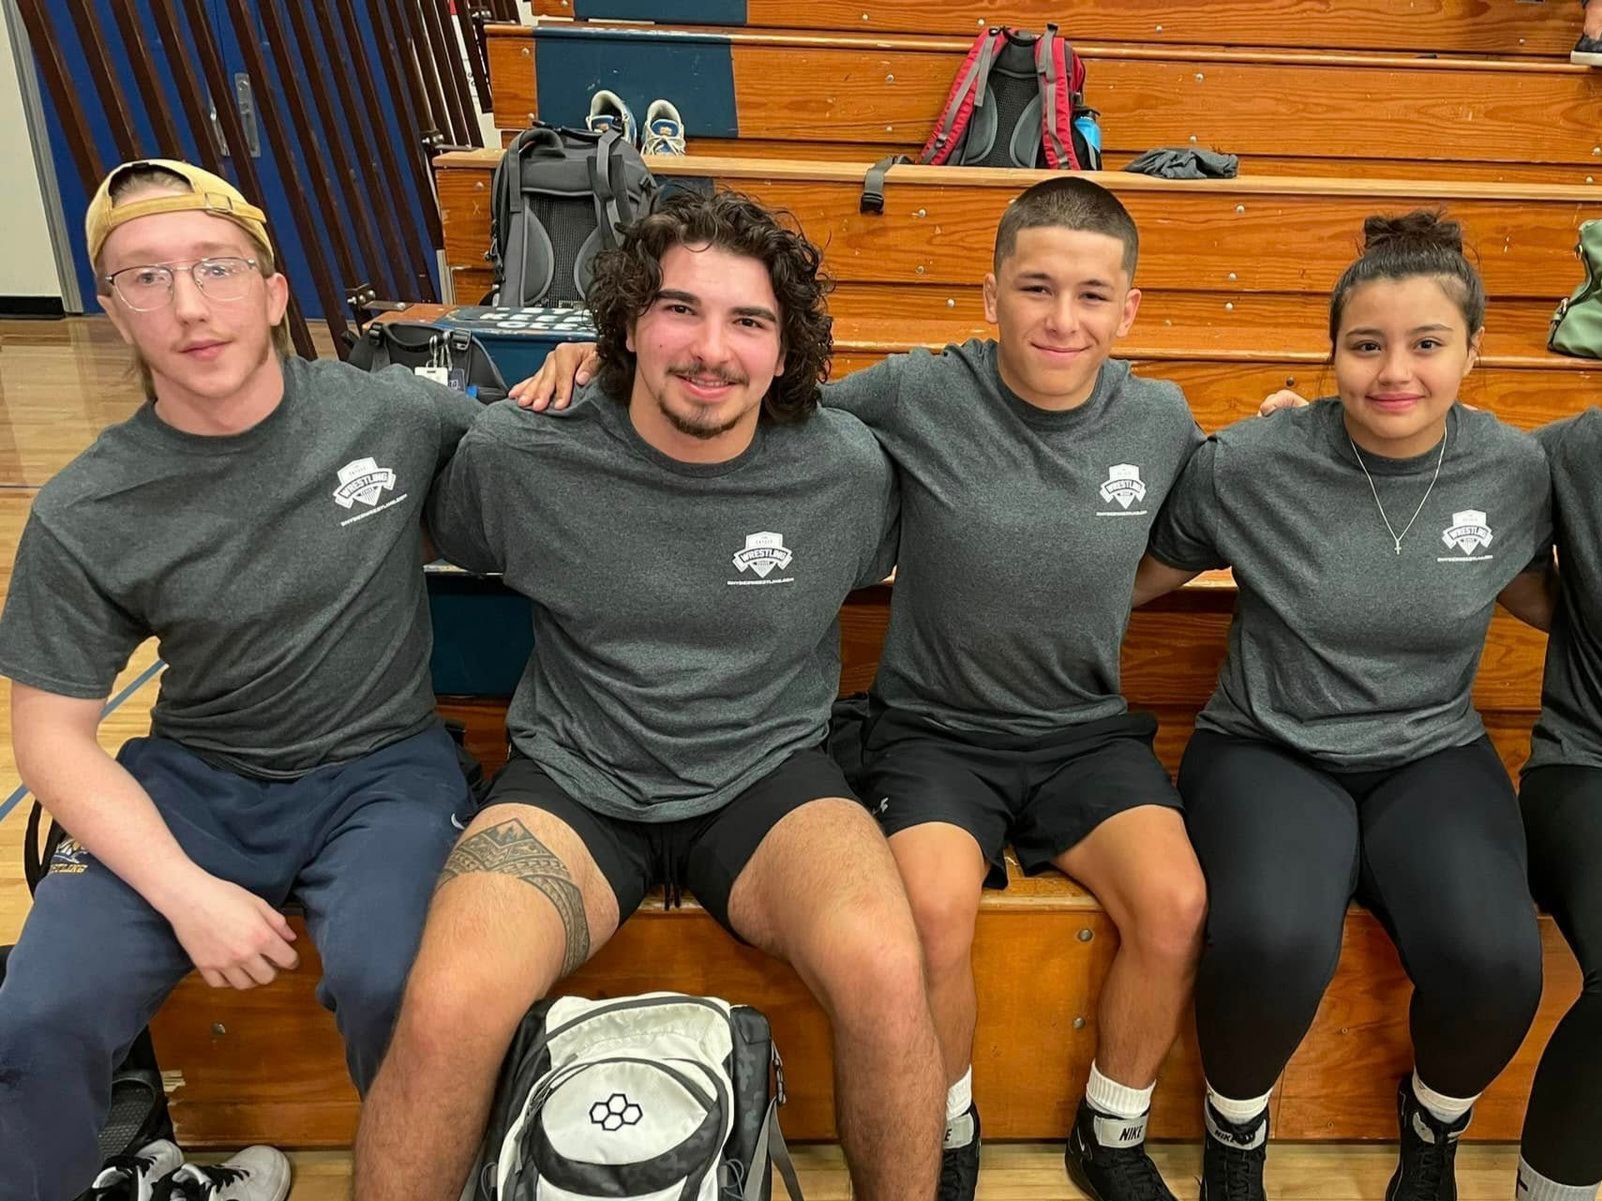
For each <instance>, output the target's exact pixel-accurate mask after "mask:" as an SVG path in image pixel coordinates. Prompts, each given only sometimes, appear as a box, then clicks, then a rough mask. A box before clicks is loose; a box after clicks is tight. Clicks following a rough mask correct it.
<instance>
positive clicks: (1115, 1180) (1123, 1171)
mask: <svg viewBox="0 0 1602 1201" xmlns="http://www.w3.org/2000/svg"><path fill="white" fill-rule="evenodd" d="M1063 1165H1064V1167H1066V1168H1067V1169H1068V1179H1069V1180H1072V1181H1073V1182H1074V1183H1075V1184H1077V1185H1078V1186H1079V1188H1080V1190H1081V1191H1082V1192H1083V1193H1084V1194H1085V1195H1086V1196H1087V1197H1090V1198H1091V1201H1176V1198H1175V1197H1174V1194H1173V1193H1171V1192H1169V1191H1168V1186H1167V1185H1166V1184H1164V1183H1163V1178H1162V1175H1161V1174H1160V1173H1159V1172H1158V1171H1157V1165H1156V1164H1154V1163H1152V1161H1151V1156H1149V1155H1147V1154H1146V1119H1145V1117H1144V1116H1142V1117H1138V1118H1119V1117H1114V1116H1112V1115H1111V1114H1105V1113H1099V1112H1097V1111H1096V1110H1094V1109H1092V1108H1091V1107H1090V1102H1088V1101H1080V1103H1079V1116H1078V1117H1077V1118H1076V1119H1075V1120H1074V1128H1073V1130H1071V1131H1070V1132H1069V1134H1068V1149H1067V1150H1066V1151H1065V1152H1064V1153H1063Z"/></svg>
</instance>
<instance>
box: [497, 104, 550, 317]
mask: <svg viewBox="0 0 1602 1201" xmlns="http://www.w3.org/2000/svg"><path fill="white" fill-rule="evenodd" d="M564 152H565V151H564V147H563V145H562V133H561V131H560V130H557V129H553V128H551V127H549V126H543V125H536V126H534V127H533V128H532V129H525V130H524V131H523V132H522V133H520V134H518V135H517V137H516V138H514V139H513V141H512V144H511V145H510V146H508V147H507V148H506V153H505V154H503V155H502V156H501V166H500V167H499V168H497V174H496V180H495V184H496V188H495V195H494V209H493V210H492V211H493V212H494V214H495V215H496V216H500V215H502V214H504V215H505V216H506V229H505V230H504V231H503V232H504V234H505V238H506V241H505V244H504V245H499V246H496V247H494V248H493V249H492V250H491V253H492V254H498V256H499V258H498V261H497V262H496V267H495V273H496V276H497V278H498V279H499V280H500V285H501V286H500V290H499V293H498V295H497V299H498V300H499V302H500V303H501V304H507V305H512V306H513V307H518V306H521V305H525V304H537V303H538V302H539V301H540V300H541V299H542V298H543V297H544V296H545V294H546V293H547V292H549V291H550V289H551V277H552V275H553V274H554V273H555V271H556V261H555V252H554V250H553V249H552V247H551V237H550V235H549V234H548V233H546V232H545V226H544V225H542V224H541V223H540V219H539V218H538V217H537V216H536V215H535V214H534V211H533V210H532V209H530V208H529V206H528V198H527V196H526V195H525V193H524V192H523V159H524V158H525V157H526V156H533V155H540V154H545V155H556V156H558V157H560V156H561V155H562V154H563V153H564ZM503 173H504V177H503Z"/></svg>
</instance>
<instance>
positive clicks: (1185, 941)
mask: <svg viewBox="0 0 1602 1201" xmlns="http://www.w3.org/2000/svg"><path fill="white" fill-rule="evenodd" d="M1129 901H1130V904H1129V906H1128V916H1127V917H1126V918H1125V920H1124V924H1123V925H1121V926H1120V927H1119V931H1118V936H1119V938H1120V939H1121V940H1122V942H1123V944H1124V945H1125V946H1129V947H1133V948H1135V949H1136V950H1137V951H1139V953H1140V954H1141V955H1143V956H1144V957H1146V958H1150V959H1156V960H1160V961H1163V962H1166V963H1170V964H1172V965H1173V966H1174V967H1175V968H1176V969H1177V970H1184V969H1186V968H1188V967H1190V966H1191V965H1193V964H1194V963H1195V962H1196V958H1197V956H1199V955H1200V954H1201V943H1202V931H1203V929H1204V927H1205V926H1206V923H1207V883H1206V881H1205V880H1204V879H1203V877H1202V874H1201V869H1200V868H1198V867H1195V866H1194V864H1193V865H1192V868H1191V870H1189V871H1185V870H1177V869H1176V870H1175V871H1174V872H1173V873H1171V874H1169V875H1165V876H1164V877H1163V878H1162V880H1161V881H1159V882H1157V883H1155V884H1152V885H1150V886H1148V887H1146V888H1145V889H1143V890H1142V891H1141V892H1140V893H1139V894H1138V895H1136V896H1133V897H1131V898H1129ZM1126 927H1127V928H1126Z"/></svg>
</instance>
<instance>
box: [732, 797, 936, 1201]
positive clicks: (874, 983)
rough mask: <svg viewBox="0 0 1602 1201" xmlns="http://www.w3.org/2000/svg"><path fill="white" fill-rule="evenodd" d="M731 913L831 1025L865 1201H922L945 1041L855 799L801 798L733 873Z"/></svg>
mask: <svg viewBox="0 0 1602 1201" xmlns="http://www.w3.org/2000/svg"><path fill="white" fill-rule="evenodd" d="M729 918H730V921H731V922H732V923H733V925H734V927H735V929H737V930H738V931H739V932H740V934H741V936H742V937H744V938H745V939H747V940H748V941H750V942H751V943H752V944H753V945H755V946H758V947H761V948H762V949H764V950H767V951H770V952H771V953H773V954H775V955H778V956H780V957H781V958H784V959H786V960H788V961H789V962H790V964H791V965H792V966H793V967H794V968H795V970H796V971H797V973H799V974H800V976H801V979H802V980H803V981H805V982H806V985H807V987H808V988H810V989H811V990H812V993H813V995H814V996H816V997H817V998H818V1001H819V1003H820V1004H821V1005H822V1006H823V1008H824V1010H825V1011H826V1012H827V1013H828V1015H829V1020H830V1024H831V1026H832V1029H833V1033H834V1074H835V1104H836V1109H837V1112H838V1118H837V1120H838V1125H839V1129H840V1142H841V1143H842V1144H843V1145H844V1148H845V1153H846V1160H847V1163H848V1164H849V1165H850V1170H851V1182H852V1187H853V1190H854V1195H855V1196H857V1197H858V1198H860V1199H861V1201H929V1199H930V1198H932V1197H933V1196H934V1192H935V1184H936V1181H937V1178H938V1176H939V1172H940V1141H941V1130H942V1127H943V1126H944V1124H945V1118H944V1094H945V1086H944V1084H943V1083H942V1081H941V1076H942V1072H941V1066H940V1048H939V1044H938V1042H937V1041H936V1039H935V1032H934V1023H933V1022H932V1021H931V1019H930V1017H929V1004H928V1000H927V997H926V995H925V990H924V977H923V969H922V962H921V957H920V954H919V950H918V934H917V930H916V928H915V927H914V926H913V922H912V912H911V910H910V909H909V908H908V905H907V899H906V894H905V893H904V892H903V891H902V887H901V881H900V879H899V878H898V877H897V875H896V867H895V861H894V859H892V857H891V855H890V848H889V847H888V846H887V845H886V844H885V840H884V837H883V835H882V834H880V832H879V828H878V826H877V825H876V824H875V823H874V821H873V819H872V818H871V817H870V816H869V815H868V813H867V811H866V810H865V809H863V808H862V806H861V805H859V804H857V803H856V802H855V801H849V800H845V799H842V798H830V799H826V800H819V801H813V802H811V803H810V804H807V805H804V806H802V807H801V808H800V809H797V810H795V811H793V812H791V813H790V814H788V815H787V816H786V817H784V818H783V819H782V820H781V821H780V822H779V823H778V824H777V825H776V826H774V827H773V829H772V830H771V831H769V833H768V835H767V837H766V838H765V839H763V841H762V844H761V846H759V847H758V848H757V852H756V854H755V855H754V856H753V857H752V858H751V861H750V862H749V863H748V864H747V865H746V867H745V870H744V871H743V872H741V873H740V876H739V879H737V880H736V881H735V884H734V889H733V891H732V893H731V894H730V897H729Z"/></svg>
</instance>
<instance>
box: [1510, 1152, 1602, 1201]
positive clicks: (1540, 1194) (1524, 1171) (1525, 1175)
mask: <svg viewBox="0 0 1602 1201" xmlns="http://www.w3.org/2000/svg"><path fill="white" fill-rule="evenodd" d="M1596 1194H1597V1186H1596V1185H1594V1184H1559V1183H1558V1182H1557V1181H1556V1180H1548V1179H1547V1178H1546V1177H1545V1176H1543V1175H1541V1173H1539V1172H1537V1171H1536V1170H1535V1169H1534V1168H1532V1167H1531V1166H1530V1165H1529V1164H1527V1163H1525V1162H1524V1158H1523V1157H1522V1156H1520V1157H1519V1186H1518V1193H1517V1196H1518V1201H1596Z"/></svg>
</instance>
